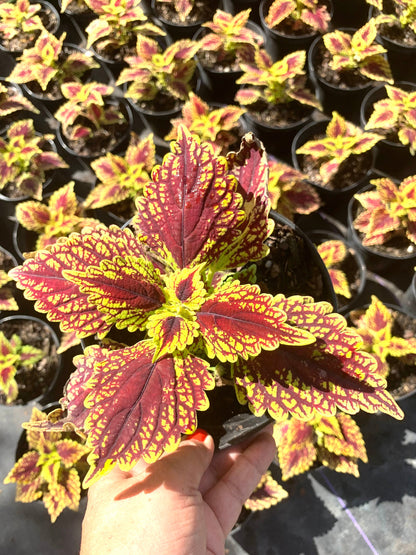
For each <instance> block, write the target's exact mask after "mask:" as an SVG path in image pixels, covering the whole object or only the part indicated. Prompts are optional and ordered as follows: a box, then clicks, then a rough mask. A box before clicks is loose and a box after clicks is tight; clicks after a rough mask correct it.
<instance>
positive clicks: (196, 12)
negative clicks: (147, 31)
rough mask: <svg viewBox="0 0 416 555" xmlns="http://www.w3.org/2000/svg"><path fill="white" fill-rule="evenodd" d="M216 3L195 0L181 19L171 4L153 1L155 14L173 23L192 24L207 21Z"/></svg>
mask: <svg viewBox="0 0 416 555" xmlns="http://www.w3.org/2000/svg"><path fill="white" fill-rule="evenodd" d="M217 5H218V3H216V2H212V1H211V2H208V1H207V0H195V3H194V6H193V8H192V10H191V12H190V14H189V15H188V16H187V18H186V20H185V21H182V20H181V18H180V17H179V15H178V13H177V11H176V10H175V8H174V7H173V6H172V5H171V4H167V3H165V2H155V12H156V16H157V17H159V18H160V19H164V20H165V21H168V22H170V23H174V24H175V25H184V26H186V25H194V24H196V23H199V22H201V21H209V20H211V19H212V16H213V15H214V13H215V10H216V7H217Z"/></svg>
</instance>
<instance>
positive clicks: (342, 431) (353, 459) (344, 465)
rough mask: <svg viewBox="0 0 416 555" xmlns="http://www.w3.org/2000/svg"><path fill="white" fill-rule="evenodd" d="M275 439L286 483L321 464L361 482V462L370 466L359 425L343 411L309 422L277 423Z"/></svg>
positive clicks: (290, 420) (288, 421)
mask: <svg viewBox="0 0 416 555" xmlns="http://www.w3.org/2000/svg"><path fill="white" fill-rule="evenodd" d="M273 435H274V438H275V440H276V445H277V454H278V460H279V466H280V468H281V471H282V479H283V480H288V479H289V478H292V477H293V476H296V475H298V474H302V473H303V472H306V471H307V470H309V469H310V468H311V467H312V466H313V465H314V464H315V463H317V462H318V461H319V462H320V463H321V464H323V465H325V466H328V467H329V468H331V469H332V470H335V471H337V472H345V473H348V474H353V475H354V476H356V477H357V478H358V476H359V468H358V460H359V459H361V460H362V461H363V462H368V459H367V451H366V448H365V443H364V439H363V436H362V433H361V431H360V428H359V426H358V424H357V423H356V422H355V421H354V419H353V418H352V417H351V416H350V415H349V414H345V413H343V412H340V411H339V412H337V413H336V414H334V415H333V416H322V415H319V416H316V417H315V418H313V419H312V420H309V421H304V420H299V419H297V418H291V419H289V420H287V421H285V422H279V423H276V424H275V425H274V430H273Z"/></svg>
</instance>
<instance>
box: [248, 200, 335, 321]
mask: <svg viewBox="0 0 416 555" xmlns="http://www.w3.org/2000/svg"><path fill="white" fill-rule="evenodd" d="M270 217H271V218H272V219H273V220H274V222H275V228H274V231H273V233H272V235H271V236H270V237H269V238H268V239H267V240H266V244H267V245H268V246H269V248H270V252H269V254H268V256H266V257H265V258H263V259H262V260H261V261H259V262H256V265H257V279H258V284H259V285H260V287H261V289H262V291H263V292H266V293H271V294H272V295H277V294H279V293H283V294H284V295H285V296H287V297H288V296H290V295H307V296H311V297H313V298H314V300H315V301H328V302H329V303H331V305H332V306H333V307H334V310H336V309H337V297H336V295H335V292H334V288H333V286H332V282H331V278H330V277H329V273H328V270H327V268H326V266H325V264H324V262H323V260H322V258H321V257H320V256H319V253H318V251H317V249H316V247H315V245H314V244H313V242H312V241H311V240H310V238H309V237H308V236H307V235H306V233H305V232H304V231H302V230H301V229H300V227H299V226H297V225H296V224H294V223H293V222H292V221H290V220H288V219H287V218H285V217H284V216H282V215H281V214H278V213H277V212H275V211H274V210H272V211H271V212H270Z"/></svg>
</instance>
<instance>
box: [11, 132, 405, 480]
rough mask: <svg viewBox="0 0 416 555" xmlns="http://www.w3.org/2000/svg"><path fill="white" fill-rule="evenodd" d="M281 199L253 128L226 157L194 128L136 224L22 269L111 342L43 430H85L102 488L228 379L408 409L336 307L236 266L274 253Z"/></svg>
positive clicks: (85, 366) (62, 247)
mask: <svg viewBox="0 0 416 555" xmlns="http://www.w3.org/2000/svg"><path fill="white" fill-rule="evenodd" d="M269 208H270V201H269V197H268V191H267V159H266V155H265V151H264V149H263V147H262V145H261V144H260V143H259V142H258V141H257V140H256V139H255V138H254V136H253V135H252V134H247V135H246V136H245V137H243V139H242V143H241V148H240V150H239V151H238V152H230V153H229V154H228V155H227V157H222V156H215V155H214V153H213V150H212V147H211V146H210V145H209V144H206V143H200V142H199V140H198V139H197V138H196V137H195V136H193V135H191V134H190V133H189V131H188V130H187V129H186V127H180V128H179V130H178V140H177V141H176V142H173V143H172V144H171V152H170V153H168V154H167V155H166V156H165V157H164V160H163V163H162V165H161V166H156V167H155V168H154V169H153V172H152V181H151V182H150V183H148V184H147V186H146V187H145V189H144V191H143V195H142V196H140V197H138V199H137V212H136V214H135V216H134V218H133V221H132V226H133V229H130V228H125V229H120V228H118V227H116V226H110V227H109V228H104V229H103V228H100V229H96V230H85V231H84V232H83V233H81V234H72V235H71V236H70V237H69V238H67V239H64V240H62V241H59V242H58V243H56V244H55V245H52V246H51V247H49V248H48V249H47V250H42V251H40V252H38V253H36V255H35V256H34V257H33V258H31V259H28V260H26V261H25V262H24V263H23V265H21V266H18V267H16V268H13V269H12V270H11V271H10V272H9V273H10V274H11V275H12V277H13V278H14V279H15V280H16V281H17V285H18V287H19V288H22V289H25V296H26V297H27V298H28V299H32V300H36V305H35V307H36V309H37V310H38V311H40V312H46V313H47V316H48V318H49V319H50V320H51V321H60V322H61V329H62V331H64V332H70V331H75V332H76V333H77V335H78V337H79V338H87V337H90V336H93V335H96V336H97V338H98V340H100V341H99V342H98V343H94V342H93V344H90V345H89V346H88V347H86V349H85V351H84V354H83V355H79V356H77V357H75V359H74V364H75V367H76V370H75V372H74V373H73V374H72V376H71V378H70V380H69V381H68V383H67V385H66V389H65V394H64V397H63V399H62V400H61V403H62V407H63V409H65V410H66V414H65V413H59V411H58V414H56V413H55V414H54V415H53V420H55V422H54V423H49V425H45V424H43V425H42V426H39V428H40V429H56V430H62V429H66V430H67V429H74V430H78V431H79V432H80V433H82V434H85V436H86V437H87V439H86V445H87V446H88V447H89V448H90V449H91V452H90V454H89V456H88V462H89V464H90V470H89V472H88V474H87V476H86V478H85V481H84V485H85V486H86V487H87V486H89V485H90V484H91V483H92V482H94V481H95V480H97V479H98V478H99V477H100V476H101V475H102V474H104V473H106V472H107V471H109V470H110V469H111V468H112V467H113V466H114V465H115V464H116V463H118V464H119V466H120V468H122V469H125V470H127V469H130V468H132V467H133V466H134V464H135V463H136V462H137V460H138V459H139V458H142V459H143V460H145V461H147V462H149V463H151V462H153V461H155V460H157V459H158V457H159V456H160V455H161V454H162V453H163V452H170V451H173V450H174V449H175V448H176V447H177V445H178V444H179V442H180V440H181V437H182V435H183V434H189V433H192V432H193V431H194V430H195V428H196V426H197V411H204V410H206V409H207V408H208V405H209V402H208V398H207V396H206V390H210V389H212V388H214V387H215V385H216V383H217V384H218V383H219V382H220V381H222V382H223V383H231V384H234V386H235V390H236V396H237V398H238V400H239V402H240V403H241V404H247V403H248V406H249V407H250V409H251V411H252V412H253V414H254V415H256V416H260V415H263V414H264V413H265V412H268V413H269V414H270V416H271V417H272V418H275V419H277V420H281V419H282V418H285V417H287V416H288V415H289V414H292V415H294V416H296V417H297V418H300V419H303V420H308V419H311V418H314V417H315V416H317V415H318V414H320V415H324V416H332V415H333V414H334V413H335V411H336V409H337V407H338V408H339V409H340V410H343V411H345V412H347V413H355V412H357V411H358V410H360V409H363V410H366V411H368V412H376V411H378V410H381V411H383V412H386V413H388V414H391V415H392V416H394V417H396V418H401V417H402V412H401V410H400V408H399V407H398V406H397V405H396V403H395V402H394V400H393V399H392V398H391V396H390V394H389V393H387V392H386V391H385V389H384V388H385V381H384V379H383V378H381V377H380V375H379V373H378V361H377V359H375V358H373V357H372V356H371V355H370V354H368V353H365V352H364V351H361V350H360V348H359V346H360V342H361V339H360V336H359V335H358V334H356V333H355V332H354V331H352V330H351V329H350V328H348V327H347V324H346V320H345V319H344V318H343V317H342V316H341V315H340V314H337V313H332V307H331V305H330V304H329V303H327V302H316V303H315V302H313V299H312V298H311V297H303V296H301V295H295V296H292V297H288V298H285V297H284V295H282V294H278V295H276V296H272V295H270V294H266V293H262V292H261V290H260V288H259V286H258V285H257V284H256V283H254V281H255V268H254V265H250V266H249V267H248V268H246V269H244V270H242V271H237V272H236V271H235V270H236V269H239V268H241V267H243V266H245V265H246V264H247V263H249V262H250V261H254V260H258V259H261V258H262V257H263V256H264V255H265V254H267V252H268V248H267V247H266V246H265V244H264V241H265V239H266V238H267V237H268V236H269V235H270V234H271V232H272V229H273V222H272V220H269V219H268V214H269ZM113 327H115V328H117V329H118V330H120V331H121V330H124V333H125V335H124V338H123V343H119V342H116V341H115V340H114V338H112V334H111V328H113ZM106 336H107V337H106ZM288 369H290V370H288ZM60 414H61V415H62V417H61V418H60ZM57 418H58V421H56V419H57Z"/></svg>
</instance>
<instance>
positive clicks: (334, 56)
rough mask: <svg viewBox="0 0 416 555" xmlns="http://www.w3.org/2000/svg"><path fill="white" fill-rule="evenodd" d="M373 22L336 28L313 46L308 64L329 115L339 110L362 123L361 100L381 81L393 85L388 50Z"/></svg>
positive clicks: (350, 118)
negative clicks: (381, 42) (358, 26)
mask: <svg viewBox="0 0 416 555" xmlns="http://www.w3.org/2000/svg"><path fill="white" fill-rule="evenodd" d="M376 38H377V25H376V23H375V21H374V20H373V19H370V20H369V21H368V22H367V23H366V24H365V25H363V26H362V27H360V28H359V29H345V30H343V29H336V30H335V31H333V32H330V33H325V34H324V35H323V36H322V37H318V38H316V39H315V40H314V42H313V43H312V45H311V47H310V50H309V54H308V64H309V72H310V74H311V76H312V77H313V78H314V79H315V80H316V83H317V88H318V90H319V93H320V96H321V99H322V104H323V106H324V110H325V111H326V112H332V111H333V110H336V111H338V112H340V113H341V114H342V115H343V116H344V117H346V118H347V119H349V120H351V121H353V122H356V123H359V108H360V105H361V101H362V99H363V98H364V96H365V94H366V93H367V92H368V90H369V89H370V87H371V86H372V85H374V84H377V82H379V81H383V82H386V83H393V77H392V73H391V69H390V65H389V63H388V61H387V59H386V57H385V52H386V49H385V48H384V47H383V46H382V45H381V44H379V43H378V42H377V41H376Z"/></svg>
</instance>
